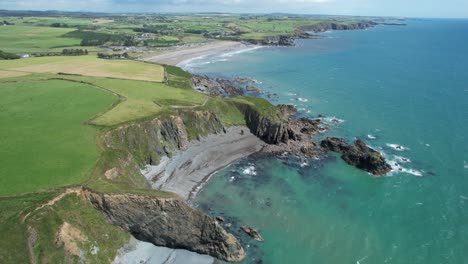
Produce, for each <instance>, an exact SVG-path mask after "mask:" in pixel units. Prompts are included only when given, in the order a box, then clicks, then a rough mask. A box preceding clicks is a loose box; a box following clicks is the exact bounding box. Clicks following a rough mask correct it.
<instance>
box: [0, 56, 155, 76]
mask: <svg viewBox="0 0 468 264" xmlns="http://www.w3.org/2000/svg"><path fill="white" fill-rule="evenodd" d="M0 69H10V70H13V71H20V72H35V73H59V72H61V73H68V74H81V75H86V76H95V77H109V78H118V79H130V80H142V81H152V82H162V81H164V68H163V67H162V66H160V65H156V64H150V63H144V62H138V61H131V60H104V59H98V58H96V56H92V55H89V56H70V57H63V56H57V57H41V58H31V59H27V60H11V61H5V62H1V63H0Z"/></svg>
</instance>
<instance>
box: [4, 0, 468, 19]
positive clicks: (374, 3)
mask: <svg viewBox="0 0 468 264" xmlns="http://www.w3.org/2000/svg"><path fill="white" fill-rule="evenodd" d="M0 9H9V10H63V11H94V12H154V13H166V12H230V13H276V12H281V13H297V14H330V15H362V16H398V17H433V18H468V0H0Z"/></svg>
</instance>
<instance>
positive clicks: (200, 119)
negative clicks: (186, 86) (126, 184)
mask: <svg viewBox="0 0 468 264" xmlns="http://www.w3.org/2000/svg"><path fill="white" fill-rule="evenodd" d="M222 131H223V124H222V123H221V121H220V120H219V118H218V117H217V115H216V114H214V113H212V112H210V111H193V110H190V111H180V112H179V114H178V115H167V116H161V117H158V118H155V119H152V120H148V121H142V122H138V123H133V124H129V125H124V126H121V127H118V128H116V129H113V130H110V131H108V132H107V133H106V134H105V135H104V137H103V138H104V142H105V146H106V148H109V149H125V150H127V151H129V152H130V153H131V155H132V156H133V158H134V159H135V160H136V162H137V163H138V164H139V165H140V166H143V165H146V164H150V165H156V164H158V163H159V160H160V158H161V157H162V156H171V155H172V154H173V153H174V152H175V151H177V150H183V149H185V148H186V146H187V144H188V142H189V140H191V139H196V138H199V137H201V136H204V135H207V134H218V133H221V132H222Z"/></svg>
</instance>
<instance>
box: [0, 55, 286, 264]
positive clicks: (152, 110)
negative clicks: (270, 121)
mask: <svg viewBox="0 0 468 264" xmlns="http://www.w3.org/2000/svg"><path fill="white" fill-rule="evenodd" d="M82 60H85V61H88V62H90V63H91V65H94V66H93V67H97V68H100V69H101V70H102V71H101V73H102V74H103V75H104V76H90V75H86V74H88V72H86V70H85V69H84V68H83V67H81V68H80V69H78V70H77V69H73V67H68V68H67V67H65V68H64V70H66V69H70V71H69V72H67V74H63V73H60V74H59V73H58V71H59V69H61V66H60V65H64V63H65V64H66V63H71V64H73V63H79V62H81V61H82ZM127 63H128V64H127ZM122 64H123V65H127V66H128V67H130V68H129V72H130V73H131V71H132V69H131V67H136V69H143V71H144V72H146V73H147V72H153V73H155V75H153V76H151V78H156V79H153V80H152V81H148V80H135V78H136V77H138V76H136V77H135V75H132V74H128V75H125V74H121V73H120V71H121V69H122V68H121V65H122ZM53 69H57V70H53ZM158 74H159V75H158ZM91 75H92V74H91ZM115 75H118V77H119V78H115ZM161 75H162V76H163V78H162V79H161V78H160V79H157V78H159V77H157V76H161ZM145 76H146V75H145ZM239 105H248V106H250V107H254V108H256V109H257V110H258V111H259V113H261V114H262V115H269V116H272V117H276V116H277V115H278V112H277V110H276V108H275V107H274V106H272V105H271V104H270V103H269V102H267V101H266V100H263V99H259V98H250V97H239V98H234V99H223V98H215V97H209V96H207V95H203V94H200V93H198V92H196V91H195V90H193V89H192V88H191V75H190V74H189V73H187V72H184V71H182V70H181V69H179V68H177V67H171V66H160V65H155V64H150V63H144V62H136V61H106V60H101V59H96V58H92V57H89V56H88V57H83V58H70V57H52V58H38V59H28V60H19V61H14V62H11V61H0V109H1V110H2V111H0V122H1V123H2V124H4V126H2V129H1V130H0V138H1V139H0V140H1V143H2V151H0V160H2V161H3V163H2V166H1V167H0V175H1V177H0V183H1V184H0V208H1V211H2V212H8V213H7V214H2V216H1V217H0V224H1V225H0V226H1V229H0V233H1V234H5V235H8V236H10V235H11V237H12V240H11V241H12V242H11V243H6V242H5V241H4V242H0V243H1V250H0V262H1V263H19V262H21V263H26V262H28V261H30V260H31V259H32V258H34V259H35V260H36V261H38V262H53V263H58V262H63V261H65V262H67V263H75V262H76V263H78V262H80V261H83V260H84V261H85V262H86V263H103V262H109V260H110V259H111V258H112V257H113V256H114V254H115V250H116V249H117V248H119V247H120V246H122V245H123V244H124V243H125V242H126V241H127V239H128V234H127V233H125V232H123V231H122V230H121V229H117V228H115V227H113V226H109V225H108V223H107V221H106V220H105V219H104V218H103V216H102V215H101V214H100V213H99V212H97V211H95V210H94V209H93V208H92V207H91V206H90V205H89V203H87V202H86V201H84V200H83V199H82V198H80V197H79V196H77V194H75V193H74V192H71V193H69V194H67V195H64V196H63V197H61V199H59V200H57V201H54V199H56V197H57V196H60V194H62V195H63V193H64V192H66V190H67V188H71V187H73V186H88V187H91V188H93V189H95V190H97V191H100V192H104V193H116V192H122V193H134V194H141V195H151V196H156V197H165V198H170V197H174V195H173V194H170V193H166V192H158V191H154V190H151V189H150V188H149V187H148V185H147V183H146V180H145V179H144V177H143V176H142V175H141V173H140V171H139V168H141V166H142V165H144V164H148V163H153V164H156V163H157V162H158V161H159V158H160V157H161V156H162V155H171V153H173V152H175V151H176V150H178V149H179V148H181V146H182V145H183V144H185V143H186V142H187V141H189V140H192V139H196V138H198V137H200V136H204V135H206V134H208V133H215V132H217V133H220V132H221V131H222V128H223V126H230V125H245V124H246V121H245V117H244V113H243V112H242V111H241V108H239ZM51 201H54V202H53V203H51ZM26 216H27V217H26ZM61 236H62V239H58V238H60V237H61ZM70 236H71V237H72V239H71V240H72V241H74V242H73V243H71V242H70V241H67V237H68V238H70ZM25 252H29V254H24V253H25ZM77 252H78V253H79V254H78V253H77Z"/></svg>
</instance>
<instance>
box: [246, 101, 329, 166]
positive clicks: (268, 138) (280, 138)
mask: <svg viewBox="0 0 468 264" xmlns="http://www.w3.org/2000/svg"><path fill="white" fill-rule="evenodd" d="M238 107H239V109H241V111H242V112H243V113H244V115H245V119H246V123H247V126H248V127H249V129H250V131H251V132H252V133H253V134H254V135H256V136H257V137H259V138H260V139H262V140H263V141H264V142H266V143H268V144H269V145H267V146H266V147H265V148H264V151H265V152H271V153H276V154H282V153H284V152H290V153H292V154H298V155H303V156H306V157H309V158H312V157H316V156H317V155H318V152H319V149H318V148H317V146H316V144H315V143H314V142H313V141H312V136H313V135H315V134H317V133H319V132H321V131H323V130H324V128H323V127H322V126H321V121H320V120H311V119H309V118H299V119H296V118H293V117H292V115H293V114H295V113H296V112H297V111H296V109H295V108H294V107H293V106H285V105H280V106H278V107H277V108H278V113H277V114H268V115H265V114H262V113H261V112H260V111H258V110H257V109H256V108H254V107H251V106H249V105H238Z"/></svg>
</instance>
